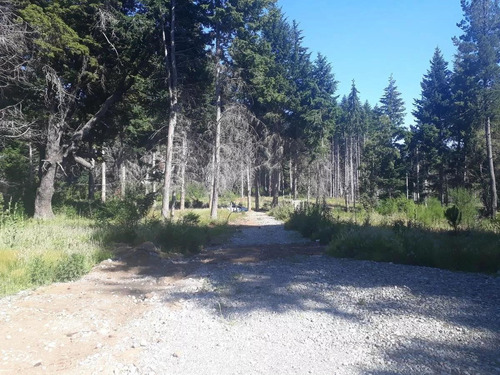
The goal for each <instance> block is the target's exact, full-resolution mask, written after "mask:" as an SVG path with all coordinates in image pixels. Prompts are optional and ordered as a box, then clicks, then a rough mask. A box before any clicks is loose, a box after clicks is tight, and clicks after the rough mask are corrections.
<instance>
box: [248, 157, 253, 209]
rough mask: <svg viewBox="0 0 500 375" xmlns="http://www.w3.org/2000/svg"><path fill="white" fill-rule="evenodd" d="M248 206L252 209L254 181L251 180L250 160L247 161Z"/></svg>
mask: <svg viewBox="0 0 500 375" xmlns="http://www.w3.org/2000/svg"><path fill="white" fill-rule="evenodd" d="M247 208H248V211H252V182H251V181H250V162H248V163H247Z"/></svg>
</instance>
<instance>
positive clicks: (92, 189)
mask: <svg viewBox="0 0 500 375" xmlns="http://www.w3.org/2000/svg"><path fill="white" fill-rule="evenodd" d="M93 162H94V161H93V160H92V163H93ZM94 192H95V179H94V169H93V168H92V169H89V192H88V197H89V200H90V201H92V200H94Z"/></svg>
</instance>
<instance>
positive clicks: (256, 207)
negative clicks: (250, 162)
mask: <svg viewBox="0 0 500 375" xmlns="http://www.w3.org/2000/svg"><path fill="white" fill-rule="evenodd" d="M259 174H260V170H256V171H255V178H254V181H255V210H256V211H257V210H260V191H259V186H260V182H259Z"/></svg>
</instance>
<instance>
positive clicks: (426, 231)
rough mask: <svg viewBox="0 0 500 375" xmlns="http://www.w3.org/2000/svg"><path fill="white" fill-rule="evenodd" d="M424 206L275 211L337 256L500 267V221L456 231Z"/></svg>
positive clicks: (470, 269)
mask: <svg viewBox="0 0 500 375" xmlns="http://www.w3.org/2000/svg"><path fill="white" fill-rule="evenodd" d="M412 204H413V202H412ZM417 210H418V211H417ZM425 210H426V207H413V206H412V210H411V211H408V212H410V215H407V214H406V213H405V211H404V210H397V209H396V210H392V211H391V212H387V213H386V215H381V214H380V213H378V212H375V211H372V212H367V211H363V210H358V211H357V212H356V213H354V212H345V211H343V210H341V209H336V208H335V207H332V206H311V207H309V208H307V209H304V210H301V211H295V212H293V211H290V209H289V208H279V209H278V210H277V212H276V214H277V216H279V217H280V218H281V219H285V220H287V221H286V226H287V228H289V229H294V230H297V231H299V232H300V233H301V234H302V235H304V236H306V237H309V238H312V239H315V240H318V241H320V242H321V243H323V244H328V253H329V254H331V255H333V256H336V257H344V258H354V259H366V260H374V261H384V262H394V263H401V264H411V265H420V266H430V267H437V268H443V269H449V270H456V271H467V272H485V273H496V272H498V271H499V270H500V231H499V225H498V224H499V223H498V221H492V220H487V219H484V220H479V219H477V220H476V222H475V224H474V226H472V225H471V226H467V227H462V228H461V229H460V230H457V231H455V230H451V227H450V225H448V224H447V221H446V218H445V217H444V210H443V209H440V210H441V211H439V208H437V207H431V212H425ZM287 212H289V213H288V214H287ZM415 212H418V215H419V216H416V215H415ZM419 217H420V218H421V219H420V220H419Z"/></svg>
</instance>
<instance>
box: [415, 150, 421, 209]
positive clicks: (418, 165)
mask: <svg viewBox="0 0 500 375" xmlns="http://www.w3.org/2000/svg"><path fill="white" fill-rule="evenodd" d="M416 198H417V199H416V200H417V202H420V155H419V152H418V146H417V191H416Z"/></svg>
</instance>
